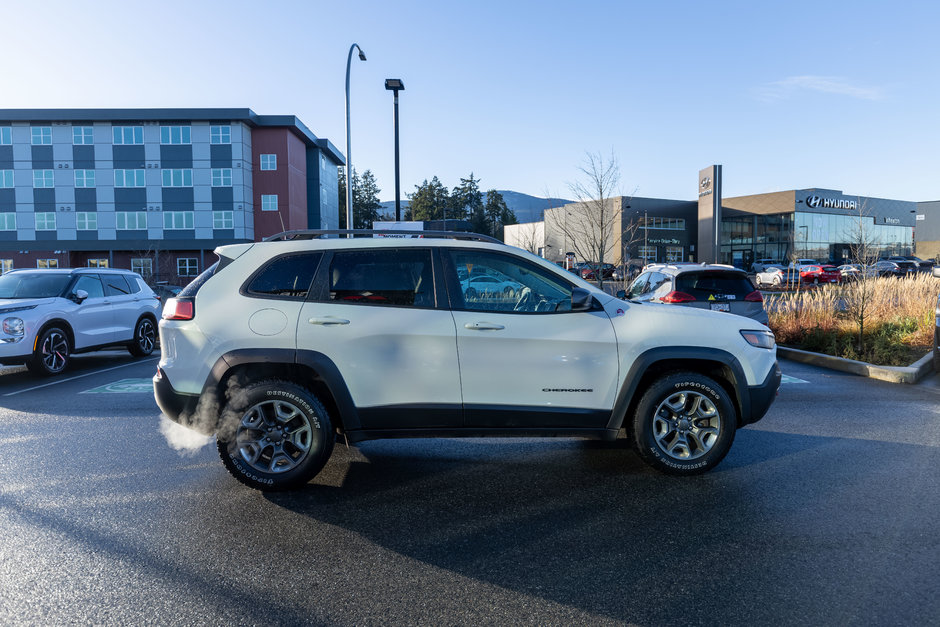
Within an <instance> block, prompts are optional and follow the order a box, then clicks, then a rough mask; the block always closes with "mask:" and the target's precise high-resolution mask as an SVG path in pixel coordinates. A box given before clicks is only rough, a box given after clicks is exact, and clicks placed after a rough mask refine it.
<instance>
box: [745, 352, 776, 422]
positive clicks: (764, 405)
mask: <svg viewBox="0 0 940 627" xmlns="http://www.w3.org/2000/svg"><path fill="white" fill-rule="evenodd" d="M782 379H783V373H782V372H781V371H780V364H778V363H777V362H774V367H773V368H771V369H770V372H768V373H767V378H766V379H764V382H763V383H761V384H760V385H752V386H748V388H747V393H748V397H749V399H750V412H748V415H745V416H742V417H741V425H742V426H744V425H749V424H753V423H755V422H757V421H758V420H760V419H761V418H763V417H764V414H766V413H767V410H769V409H770V406H771V405H773V402H774V399H776V398H777V391H778V390H779V389H780V381H781V380H782Z"/></svg>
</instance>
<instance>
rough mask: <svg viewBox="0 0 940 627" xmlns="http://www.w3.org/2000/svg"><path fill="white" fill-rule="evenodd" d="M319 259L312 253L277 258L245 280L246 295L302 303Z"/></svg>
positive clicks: (318, 256)
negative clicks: (246, 282) (300, 301)
mask: <svg viewBox="0 0 940 627" xmlns="http://www.w3.org/2000/svg"><path fill="white" fill-rule="evenodd" d="M322 256H323V255H322V253H318V252H317V253H313V252H311V253H299V254H291V255H284V256H283V257H277V258H275V259H273V260H272V261H270V262H268V264H267V265H265V266H264V267H262V268H261V270H260V271H259V272H258V273H257V274H255V275H254V276H253V277H252V278H251V279H250V280H249V281H248V285H247V286H246V287H245V293H246V294H247V295H248V296H256V297H259V298H284V299H291V300H303V299H305V298H306V297H307V292H308V291H309V290H310V282H311V281H313V276H314V275H315V274H316V272H317V266H319V265H320V258H321V257H322Z"/></svg>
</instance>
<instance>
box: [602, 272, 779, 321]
mask: <svg viewBox="0 0 940 627" xmlns="http://www.w3.org/2000/svg"><path fill="white" fill-rule="evenodd" d="M618 296H620V297H621V298H626V299H628V300H634V301H644V302H654V303H668V304H672V305H685V306H686V307H696V308H698V309H711V310H712V311H725V312H728V313H733V314H737V315H739V316H745V317H747V318H751V319H753V320H756V321H757V322H760V323H761V324H767V322H768V319H767V312H766V311H764V298H763V296H762V295H761V293H760V291H759V290H757V289H756V288H755V287H754V284H753V283H751V280H750V279H749V278H748V276H747V273H746V272H744V271H743V270H739V269H737V268H735V267H733V266H726V265H721V264H675V265H670V264H652V265H649V266H646V268H644V270H643V272H642V273H641V274H640V276H638V277H637V278H636V280H635V281H633V283H632V284H631V285H630V289H628V290H627V291H626V292H624V293H623V294H618Z"/></svg>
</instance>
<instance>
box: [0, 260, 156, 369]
mask: <svg viewBox="0 0 940 627" xmlns="http://www.w3.org/2000/svg"><path fill="white" fill-rule="evenodd" d="M159 315H160V301H159V299H158V298H157V297H156V295H155V294H154V293H153V291H152V290H151V289H150V288H149V287H147V284H146V283H144V280H143V279H142V278H141V277H140V275H139V274H137V273H136V272H131V271H130V270H113V269H104V268H79V269H74V270H67V269H44V270H11V271H9V272H7V273H5V274H4V275H3V276H0V325H2V326H0V364H26V367H27V368H29V370H30V372H32V373H34V374H39V375H54V374H58V373H60V372H62V371H63V370H65V368H66V367H67V366H68V365H69V360H70V358H71V355H72V354H74V353H84V352H88V351H92V350H99V349H102V348H110V347H114V346H121V347H126V348H127V350H129V351H130V353H131V354H132V355H136V356H138V357H144V356H146V355H149V354H150V353H152V352H153V349H154V347H155V346H156V339H157V317H158V316H159Z"/></svg>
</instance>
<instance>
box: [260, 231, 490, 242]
mask: <svg viewBox="0 0 940 627" xmlns="http://www.w3.org/2000/svg"><path fill="white" fill-rule="evenodd" d="M330 235H354V236H355V235H395V236H401V235H408V236H411V237H435V238H444V239H461V240H471V241H475V242H489V243H491V244H502V243H503V242H501V241H499V240H498V239H496V238H493V237H490V236H489V235H480V234H479V233H467V232H463V231H404V230H400V229H388V230H378V229H355V230H350V229H325V230H324V229H303V230H294V231H284V232H282V233H277V234H276V235H271V236H270V237H266V238H264V240H263V241H265V242H284V241H291V240H295V239H320V238H324V237H327V236H330Z"/></svg>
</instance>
